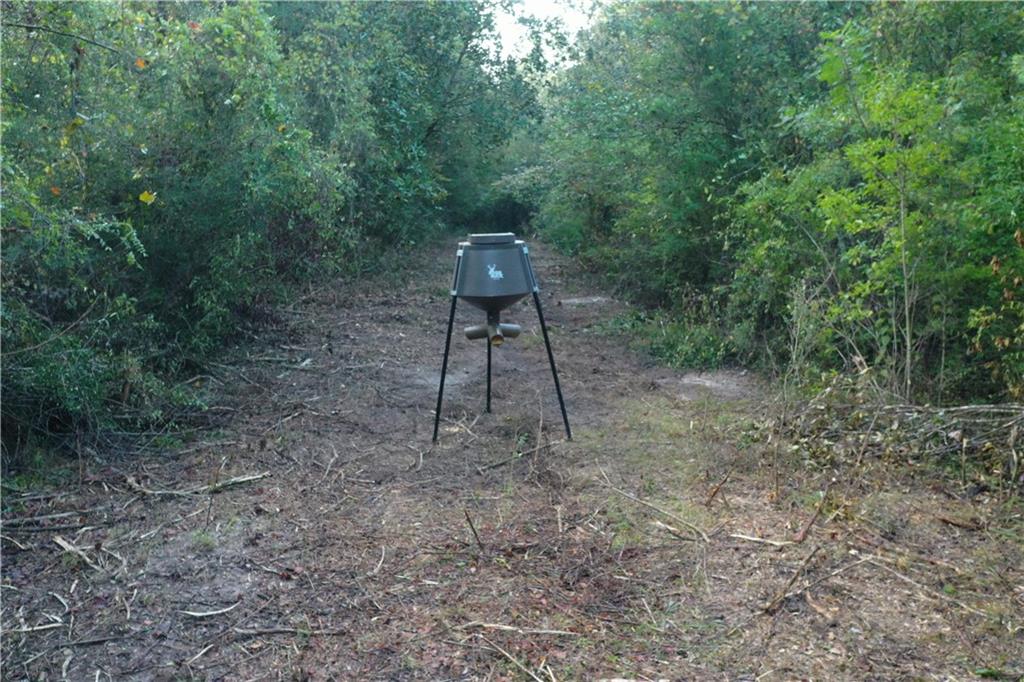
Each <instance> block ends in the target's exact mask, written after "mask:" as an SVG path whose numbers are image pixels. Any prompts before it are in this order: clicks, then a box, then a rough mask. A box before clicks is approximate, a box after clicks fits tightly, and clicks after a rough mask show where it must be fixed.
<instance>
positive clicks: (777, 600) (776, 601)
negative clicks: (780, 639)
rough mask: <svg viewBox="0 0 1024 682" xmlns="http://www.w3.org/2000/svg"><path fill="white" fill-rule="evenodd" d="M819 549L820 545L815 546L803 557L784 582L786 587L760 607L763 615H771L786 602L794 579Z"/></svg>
mask: <svg viewBox="0 0 1024 682" xmlns="http://www.w3.org/2000/svg"><path fill="white" fill-rule="evenodd" d="M820 549H821V545H817V546H816V547H815V548H814V549H812V550H811V551H810V553H809V554H808V555H807V556H806V557H804V560H803V561H801V562H800V565H799V566H798V567H797V569H796V570H795V571H794V572H793V575H791V576H790V577H789V580H788V581H787V582H786V586H785V587H783V588H782V589H781V590H779V591H778V593H777V594H776V595H775V597H774V598H772V600H771V601H770V602H768V603H767V604H765V605H764V606H763V607H762V609H761V610H762V611H764V612H765V613H772V612H773V611H775V609H777V608H779V606H780V605H781V604H782V602H784V601H785V600H786V594H787V593H788V592H789V588H791V587H793V583H795V582H796V579H797V578H799V577H800V574H801V573H803V572H804V569H805V568H807V564H809V563H810V562H811V559H813V558H814V555H815V554H817V553H818V550H820Z"/></svg>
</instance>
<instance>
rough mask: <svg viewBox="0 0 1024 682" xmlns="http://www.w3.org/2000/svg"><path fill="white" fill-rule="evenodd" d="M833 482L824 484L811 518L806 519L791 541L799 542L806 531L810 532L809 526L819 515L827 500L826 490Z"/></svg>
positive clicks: (805, 534) (804, 537)
mask: <svg viewBox="0 0 1024 682" xmlns="http://www.w3.org/2000/svg"><path fill="white" fill-rule="evenodd" d="M833 483H835V479H832V480H831V481H829V482H828V485H826V486H825V491H824V492H823V493H822V494H821V499H820V500H818V506H817V507H815V508H814V514H812V515H811V518H810V519H809V520H808V521H807V523H806V524H805V525H804V527H803V528H801V529H800V532H799V533H797V534H796V536H795V537H794V538H793V542H795V543H797V544H800V543H801V542H803V541H804V540H806V539H807V533H809V532H810V530H811V526H813V525H814V522H815V521H817V520H818V517H819V516H821V510H822V509H824V508H825V502H827V501H828V491H829V490H831V489H832V484H833Z"/></svg>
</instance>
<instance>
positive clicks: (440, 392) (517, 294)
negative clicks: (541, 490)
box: [434, 232, 572, 441]
mask: <svg viewBox="0 0 1024 682" xmlns="http://www.w3.org/2000/svg"><path fill="white" fill-rule="evenodd" d="M531 294H532V295H533V304H534V306H535V307H536V308H537V318H538V320H539V321H540V329H541V333H542V334H543V335H544V346H545V348H547V351H548V362H549V363H550V365H551V375H552V376H553V377H554V379H555V392H556V393H557V394H558V405H559V407H560V408H561V410H562V421H563V422H564V423H565V434H566V436H567V437H568V438H569V439H570V440H571V439H572V430H571V429H570V428H569V417H568V416H567V415H566V412H565V400H563V398H562V387H561V385H560V384H559V382H558V370H557V369H556V368H555V356H554V354H553V353H552V352H551V340H550V339H549V338H548V328H547V325H546V324H545V323H544V312H543V310H542V308H541V304H540V287H539V286H538V285H537V278H536V276H535V275H534V274H533V266H532V265H531V263H530V249H529V247H527V246H526V243H525V242H524V241H522V240H521V239H516V236H515V235H514V234H512V233H511V232H502V233H497V234H471V235H469V241H466V242H459V248H458V250H457V251H456V252H455V273H454V274H453V275H452V288H451V310H450V311H449V313H448V333H447V336H446V337H445V341H444V360H442V362H441V383H440V385H439V386H438V388H437V409H436V410H435V412H434V441H437V431H438V427H439V426H440V423H441V399H442V397H443V396H444V378H445V374H446V373H447V371H448V351H449V350H450V349H451V342H452V326H453V325H454V323H455V306H456V304H457V303H458V300H459V299H460V298H461V299H462V300H463V301H465V302H466V303H469V304H470V305H471V306H474V307H476V308H479V309H480V310H482V311H483V312H484V313H486V315H487V321H486V322H485V323H483V324H477V325H473V326H471V327H466V329H465V334H466V338H468V339H474V340H475V339H485V340H486V345H487V412H490V411H491V349H492V348H494V347H498V346H500V345H501V344H503V343H504V342H505V340H506V339H514V338H516V337H517V336H519V332H520V331H521V330H520V327H519V325H517V324H511V323H507V322H502V321H501V312H502V311H503V310H505V309H506V308H508V307H509V306H511V305H513V304H514V303H516V302H517V301H519V300H521V299H523V298H525V297H527V296H530V295H531Z"/></svg>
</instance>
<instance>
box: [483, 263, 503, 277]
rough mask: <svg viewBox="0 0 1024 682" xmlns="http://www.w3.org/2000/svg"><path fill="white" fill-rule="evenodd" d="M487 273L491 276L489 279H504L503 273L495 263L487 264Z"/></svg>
mask: <svg viewBox="0 0 1024 682" xmlns="http://www.w3.org/2000/svg"><path fill="white" fill-rule="evenodd" d="M487 274H488V275H490V276H491V279H505V275H504V273H502V271H501V270H498V266H497V265H488V266H487Z"/></svg>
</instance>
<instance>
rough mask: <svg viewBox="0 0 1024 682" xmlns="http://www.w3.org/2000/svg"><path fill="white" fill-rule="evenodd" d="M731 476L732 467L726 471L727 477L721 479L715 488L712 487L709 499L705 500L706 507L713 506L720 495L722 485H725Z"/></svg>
mask: <svg viewBox="0 0 1024 682" xmlns="http://www.w3.org/2000/svg"><path fill="white" fill-rule="evenodd" d="M730 476H732V469H729V471H727V472H725V477H724V478H723V479H722V480H721V481H719V482H718V484H717V485H716V486H715V487H714V488H712V489H711V492H710V493H708V497H707V499H706V500H704V506H705V507H711V503H712V502H713V501H714V499H715V497H716V496H717V495H718V492H719V491H720V490H721V489H722V486H723V485H725V484H726V482H727V481H728V480H729V477H730Z"/></svg>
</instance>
